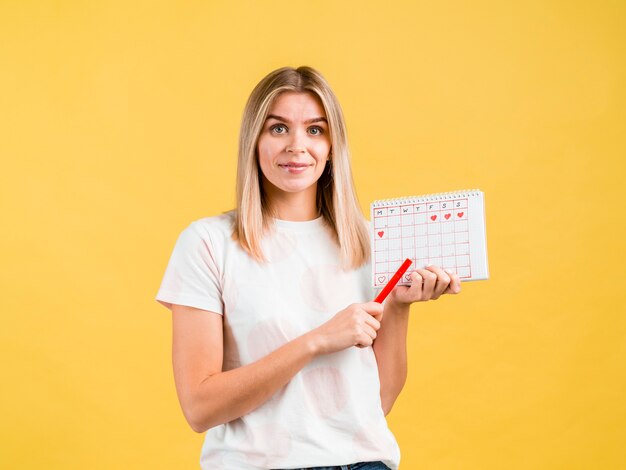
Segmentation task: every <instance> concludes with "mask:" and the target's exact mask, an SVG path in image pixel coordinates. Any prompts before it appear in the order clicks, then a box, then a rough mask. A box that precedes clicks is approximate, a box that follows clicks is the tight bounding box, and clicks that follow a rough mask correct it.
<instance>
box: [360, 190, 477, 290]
mask: <svg viewBox="0 0 626 470" xmlns="http://www.w3.org/2000/svg"><path fill="white" fill-rule="evenodd" d="M480 194H481V195H482V193H480ZM469 196H470V195H468V194H461V192H457V193H445V194H440V195H430V196H424V197H421V198H413V199H412V198H406V199H399V200H398V199H396V200H384V201H377V202H376V203H374V204H372V224H373V229H374V234H373V235H374V240H373V246H372V254H373V260H372V267H373V273H374V274H373V281H374V286H382V285H384V284H386V282H387V281H388V280H389V279H390V278H391V276H392V275H393V274H394V273H395V271H396V270H397V269H398V267H399V266H400V265H401V264H402V262H403V261H404V259H406V258H408V259H410V260H411V261H412V266H411V268H412V269H411V268H410V269H409V271H410V272H412V271H413V270H414V269H416V268H423V267H425V266H428V265H435V266H439V267H441V268H442V269H447V270H451V271H452V272H456V273H457V274H458V275H459V277H460V278H461V279H462V280H463V279H470V278H472V276H473V274H474V273H473V269H472V262H471V259H472V256H473V247H472V246H471V243H470V241H471V234H470V227H469V223H470V220H471V217H473V218H474V219H477V218H480V219H482V217H483V215H482V213H477V214H470V201H469ZM479 212H480V211H479ZM483 235H484V234H483ZM485 256H486V253H485ZM485 265H486V260H485ZM485 271H486V266H485ZM410 272H408V273H406V274H405V276H404V279H403V283H405V284H406V283H409V282H410V277H409V276H410Z"/></svg>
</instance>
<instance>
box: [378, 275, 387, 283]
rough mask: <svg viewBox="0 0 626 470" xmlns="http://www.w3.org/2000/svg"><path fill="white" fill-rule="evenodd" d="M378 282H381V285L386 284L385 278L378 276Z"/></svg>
mask: <svg viewBox="0 0 626 470" xmlns="http://www.w3.org/2000/svg"><path fill="white" fill-rule="evenodd" d="M378 282H380V283H381V284H382V283H383V282H385V276H378Z"/></svg>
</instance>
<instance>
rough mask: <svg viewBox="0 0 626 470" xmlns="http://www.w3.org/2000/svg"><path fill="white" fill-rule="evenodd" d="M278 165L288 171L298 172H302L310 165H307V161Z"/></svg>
mask: <svg viewBox="0 0 626 470" xmlns="http://www.w3.org/2000/svg"><path fill="white" fill-rule="evenodd" d="M278 166H279V167H280V168H282V169H283V170H285V171H287V172H289V173H292V174H300V173H303V172H304V171H305V170H306V169H307V168H308V167H310V166H311V165H309V164H308V163H284V164H282V165H281V164H279V165H278Z"/></svg>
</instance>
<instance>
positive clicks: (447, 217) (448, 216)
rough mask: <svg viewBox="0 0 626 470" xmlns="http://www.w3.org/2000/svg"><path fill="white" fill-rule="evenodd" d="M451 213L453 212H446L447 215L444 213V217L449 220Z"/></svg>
mask: <svg viewBox="0 0 626 470" xmlns="http://www.w3.org/2000/svg"><path fill="white" fill-rule="evenodd" d="M451 215H452V214H446V215H444V217H445V218H446V220H448V219H449V218H450V216H451Z"/></svg>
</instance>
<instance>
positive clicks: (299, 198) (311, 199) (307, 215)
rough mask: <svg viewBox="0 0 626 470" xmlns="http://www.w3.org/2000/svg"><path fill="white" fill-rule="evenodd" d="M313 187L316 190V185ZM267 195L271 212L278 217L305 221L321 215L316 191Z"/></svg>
mask: <svg viewBox="0 0 626 470" xmlns="http://www.w3.org/2000/svg"><path fill="white" fill-rule="evenodd" d="M313 189H314V190H315V187H313ZM266 197H267V198H268V205H269V207H270V212H271V213H272V214H273V216H274V217H275V218H277V219H280V220H289V221H292V222H304V221H307V220H314V219H317V218H318V217H319V216H320V213H319V210H318V208H317V201H316V192H314V191H302V192H299V193H284V192H280V193H274V194H268V193H266Z"/></svg>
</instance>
